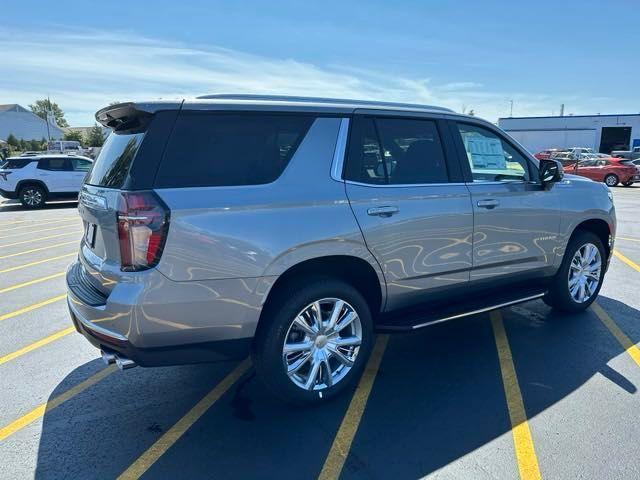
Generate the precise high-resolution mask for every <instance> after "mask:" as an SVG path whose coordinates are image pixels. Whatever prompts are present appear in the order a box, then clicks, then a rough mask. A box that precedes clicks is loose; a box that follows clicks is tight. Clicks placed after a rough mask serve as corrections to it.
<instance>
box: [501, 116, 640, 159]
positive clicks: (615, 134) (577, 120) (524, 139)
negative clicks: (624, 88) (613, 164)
mask: <svg viewBox="0 0 640 480" xmlns="http://www.w3.org/2000/svg"><path fill="white" fill-rule="evenodd" d="M498 125H499V126H500V128H502V129H503V130H505V131H507V132H508V133H509V135H511V136H512V137H513V138H515V139H516V140H517V141H518V142H520V143H521V144H522V145H524V146H525V147H526V148H527V149H528V150H529V151H530V152H532V153H535V152H539V151H540V150H544V149H545V148H571V147H589V148H593V149H594V151H596V152H602V153H611V150H627V149H629V148H630V147H633V146H640V113H637V114H621V115H568V116H563V117H508V118H500V119H499V120H498Z"/></svg>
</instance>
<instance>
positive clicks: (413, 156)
mask: <svg viewBox="0 0 640 480" xmlns="http://www.w3.org/2000/svg"><path fill="white" fill-rule="evenodd" d="M345 178H346V179H347V180H353V181H357V182H362V183H372V184H380V183H383V184H390V185H407V184H422V183H445V182H447V181H448V175H447V168H446V164H445V159H444V153H443V150H442V145H441V144H440V137H439V135H438V130H437V128H436V124H435V122H433V121H430V120H413V119H396V118H380V119H376V120H373V119H371V118H356V119H355V120H354V122H353V128H352V130H351V138H350V143H349V154H348V159H347V165H346V169H345Z"/></svg>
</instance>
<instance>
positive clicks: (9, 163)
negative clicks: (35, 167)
mask: <svg viewBox="0 0 640 480" xmlns="http://www.w3.org/2000/svg"><path fill="white" fill-rule="evenodd" d="M32 161H33V160H24V159H22V158H9V159H7V160H6V161H5V162H0V168H8V169H12V170H16V169H19V168H24V167H26V166H27V165H28V164H29V163H31V162H32Z"/></svg>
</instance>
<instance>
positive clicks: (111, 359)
mask: <svg viewBox="0 0 640 480" xmlns="http://www.w3.org/2000/svg"><path fill="white" fill-rule="evenodd" d="M100 356H101V357H102V361H103V362H104V364H105V365H111V364H112V363H115V362H116V354H115V353H112V352H106V351H104V350H100Z"/></svg>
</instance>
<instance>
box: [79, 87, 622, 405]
mask: <svg viewBox="0 0 640 480" xmlns="http://www.w3.org/2000/svg"><path fill="white" fill-rule="evenodd" d="M96 118H97V120H98V121H99V122H100V123H101V124H103V125H105V126H107V127H110V128H112V129H113V133H112V134H111V135H110V137H109V138H108V140H107V142H106V144H105V145H104V147H103V149H102V151H101V152H100V156H99V157H98V159H97V160H96V162H95V165H94V167H93V169H92V170H91V172H90V173H89V175H88V176H87V179H86V184H85V185H84V186H83V188H82V191H81V195H80V202H79V207H78V208H79V210H80V215H81V216H82V219H83V221H84V225H85V234H84V238H83V240H82V243H81V246H80V252H79V255H78V260H77V261H76V262H75V263H74V264H72V265H71V266H70V268H69V271H68V273H67V284H68V293H69V297H68V298H69V308H70V311H71V316H72V318H73V322H74V324H75V326H76V328H77V329H78V331H79V332H80V333H82V334H83V335H84V336H85V337H86V338H87V339H88V340H89V341H90V342H91V343H92V344H93V345H95V346H96V347H98V348H100V349H101V350H102V356H103V358H104V360H105V361H106V362H107V363H113V362H115V363H116V364H117V365H118V366H119V367H120V368H122V369H125V368H129V367H132V366H135V365H142V366H154V365H168V364H177V363H191V362H201V361H214V360H224V359H232V358H242V357H243V356H245V355H247V354H249V353H251V354H252V356H253V363H254V365H255V368H256V370H257V372H258V375H259V376H260V378H261V379H262V381H263V382H264V384H265V385H266V386H267V387H269V388H270V389H271V390H272V391H273V392H274V393H275V394H277V395H279V396H280V397H283V398H284V399H286V400H289V401H294V402H314V401H315V402H318V401H323V400H327V399H329V398H331V397H332V396H334V395H335V394H337V393H338V392H340V391H342V390H344V389H345V388H348V387H349V386H350V385H352V384H354V382H356V381H357V379H358V377H359V375H360V373H361V372H362V370H363V368H364V365H365V363H366V360H367V357H368V355H369V353H370V351H371V348H372V342H373V336H374V332H375V331H396V332H406V331H413V330H416V329H419V328H422V327H426V326H429V325H433V324H435V323H439V322H443V321H446V320H451V319H455V318H459V317H462V316H465V315H471V314H475V313H478V312H484V311H487V310H491V309H495V308H498V307H503V306H506V305H512V304H515V303H518V302H524V301H528V300H533V299H536V298H542V299H543V300H544V301H545V302H547V303H548V304H549V305H551V306H553V307H556V308H558V309H561V310H564V311H568V312H576V311H580V310H584V309H585V308H587V307H588V306H589V305H590V304H591V302H593V300H594V299H595V297H596V296H597V295H598V292H599V290H600V287H601V285H602V280H603V278H604V274H605V271H606V269H607V266H608V263H609V258H610V255H611V251H612V248H613V238H614V233H615V227H616V221H615V212H614V206H613V202H612V197H611V194H610V192H609V191H608V189H607V187H606V186H605V185H604V184H601V183H596V182H592V181H591V180H588V179H584V178H581V177H577V176H572V175H566V176H564V178H563V173H562V167H561V165H560V164H559V163H558V162H556V161H555V160H541V161H538V160H536V159H535V158H534V157H532V156H531V155H529V154H528V153H527V152H526V151H525V150H524V149H523V148H522V147H521V146H520V145H519V144H517V143H516V142H515V141H514V140H513V139H512V138H510V137H509V136H507V135H506V134H505V133H504V132H502V131H501V130H500V129H498V128H496V127H495V126H494V125H492V124H490V123H488V122H486V121H483V120H480V119H478V118H474V117H468V116H464V115H459V114H456V113H454V112H452V111H450V110H447V109H444V108H437V107H428V106H423V105H407V104H392V103H381V102H362V101H351V100H335V99H318V98H296V97H270V96H243V95H216V96H207V97H201V98H197V99H195V100H185V101H182V102H177V103H170V102H153V103H123V104H118V105H112V106H109V107H107V108H104V109H102V110H100V111H99V112H98V113H97V114H96Z"/></svg>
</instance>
